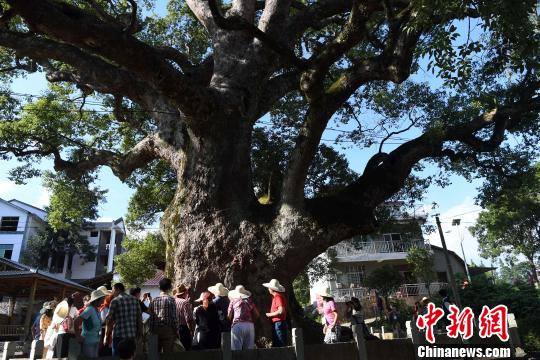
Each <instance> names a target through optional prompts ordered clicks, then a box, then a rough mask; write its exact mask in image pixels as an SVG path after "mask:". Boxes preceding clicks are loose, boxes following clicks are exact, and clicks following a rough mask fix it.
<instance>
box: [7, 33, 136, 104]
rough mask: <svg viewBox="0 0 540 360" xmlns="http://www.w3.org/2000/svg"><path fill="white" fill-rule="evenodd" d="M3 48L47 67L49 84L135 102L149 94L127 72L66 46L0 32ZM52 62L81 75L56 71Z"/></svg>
mask: <svg viewBox="0 0 540 360" xmlns="http://www.w3.org/2000/svg"><path fill="white" fill-rule="evenodd" d="M0 46H3V47H6V48H10V49H13V50H14V51H15V52H16V54H17V55H18V56H21V57H28V58H30V59H33V60H35V61H37V62H38V63H40V64H42V65H44V66H45V67H46V70H47V71H48V74H47V77H48V79H49V80H50V81H69V82H73V83H75V84H82V85H87V86H90V87H92V88H94V89H95V90H96V91H100V92H103V93H110V94H124V95H126V96H127V97H129V98H131V99H132V100H134V101H137V100H139V99H140V93H139V92H140V91H146V89H145V87H144V85H143V84H142V82H140V81H139V80H138V79H137V78H135V77H134V76H133V75H132V74H130V73H128V72H127V71H125V70H122V69H119V68H117V67H115V66H113V65H111V64H109V63H107V62H105V61H103V60H102V59H100V58H98V57H95V56H92V55H90V54H87V53H84V52H83V51H81V50H79V49H77V48H76V47H73V46H70V45H67V44H62V43H59V42H55V41H51V40H48V39H44V38H37V37H33V36H30V35H26V34H20V33H13V32H9V31H0ZM51 59H52V60H56V61H60V62H62V63H64V64H68V65H70V66H72V67H74V68H75V69H77V70H78V72H69V71H64V70H62V71H58V70H55V69H53V68H52V67H49V65H48V64H49V60H51Z"/></svg>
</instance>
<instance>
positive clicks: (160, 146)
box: [53, 134, 179, 180]
mask: <svg viewBox="0 0 540 360" xmlns="http://www.w3.org/2000/svg"><path fill="white" fill-rule="evenodd" d="M171 150H172V149H170V147H169V146H168V145H167V144H165V143H164V142H163V141H162V140H161V139H160V138H159V137H158V136H157V135H155V134H152V135H149V136H147V137H146V138H144V139H143V140H141V141H140V142H139V143H138V144H137V145H135V146H134V147H133V148H132V149H131V150H129V151H128V152H126V153H124V154H120V153H116V152H113V151H109V150H102V149H98V150H96V149H92V150H91V152H90V153H89V154H88V155H87V156H85V158H84V159H83V160H80V161H70V160H64V159H62V156H61V154H60V151H59V150H57V149H56V150H54V151H53V155H54V169H55V170H56V171H63V172H65V173H66V174H67V175H68V176H69V177H71V178H80V177H81V176H82V175H83V174H85V173H88V172H89V171H93V170H95V169H96V168H98V167H100V166H108V167H110V168H111V170H112V171H113V173H114V174H115V175H116V176H117V177H118V178H119V179H120V180H125V179H126V178H127V177H128V176H129V175H131V173H132V172H133V171H135V170H136V169H139V168H142V167H144V166H146V165H148V164H149V163H150V162H152V161H153V160H155V159H157V158H161V159H164V160H166V161H168V162H169V163H170V164H171V166H173V167H174V166H176V165H177V164H178V162H177V160H178V159H177V157H178V156H179V153H178V152H177V151H171Z"/></svg>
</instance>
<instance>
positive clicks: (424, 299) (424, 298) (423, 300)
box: [420, 296, 429, 302]
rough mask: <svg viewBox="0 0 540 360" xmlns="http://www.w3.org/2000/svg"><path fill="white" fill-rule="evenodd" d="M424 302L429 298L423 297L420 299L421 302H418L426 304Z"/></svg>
mask: <svg viewBox="0 0 540 360" xmlns="http://www.w3.org/2000/svg"><path fill="white" fill-rule="evenodd" d="M426 301H429V298H428V297H426V296H424V297H423V298H422V300H420V302H426Z"/></svg>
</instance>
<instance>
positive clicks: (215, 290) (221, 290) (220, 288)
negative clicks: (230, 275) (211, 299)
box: [208, 283, 229, 297]
mask: <svg viewBox="0 0 540 360" xmlns="http://www.w3.org/2000/svg"><path fill="white" fill-rule="evenodd" d="M208 291H210V292H211V293H212V294H214V295H215V296H222V297H223V296H227V295H228V294H229V289H227V288H226V287H225V286H224V285H223V284H222V283H217V284H216V285H214V286H210V287H209V288H208Z"/></svg>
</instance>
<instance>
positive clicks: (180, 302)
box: [173, 284, 195, 350]
mask: <svg viewBox="0 0 540 360" xmlns="http://www.w3.org/2000/svg"><path fill="white" fill-rule="evenodd" d="M173 295H174V301H175V303H176V314H177V316H178V335H179V337H180V342H181V343H182V345H184V349H186V350H191V343H192V339H193V333H194V327H195V326H194V321H193V307H192V306H191V302H190V301H189V291H188V288H187V287H186V286H185V285H183V284H180V285H178V286H177V287H176V288H175V289H174V290H173Z"/></svg>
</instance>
